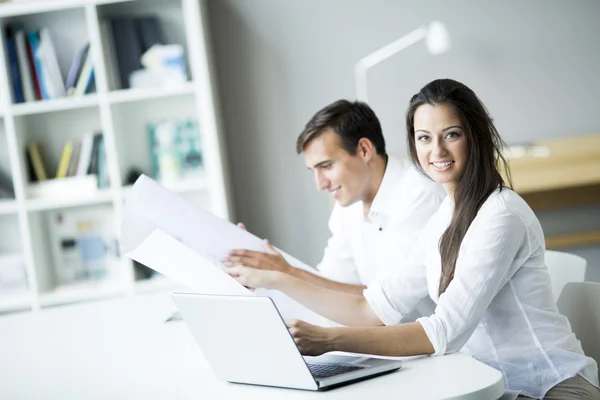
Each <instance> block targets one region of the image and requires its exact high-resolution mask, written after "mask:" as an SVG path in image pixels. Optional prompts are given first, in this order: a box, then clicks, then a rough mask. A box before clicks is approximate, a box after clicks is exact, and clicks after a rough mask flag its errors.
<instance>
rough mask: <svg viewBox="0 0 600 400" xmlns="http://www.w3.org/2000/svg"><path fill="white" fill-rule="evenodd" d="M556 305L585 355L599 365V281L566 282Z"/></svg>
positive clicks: (599, 376) (599, 375)
mask: <svg viewBox="0 0 600 400" xmlns="http://www.w3.org/2000/svg"><path fill="white" fill-rule="evenodd" d="M557 307H558V311H560V313H561V314H562V315H564V316H565V317H567V318H568V319H569V322H570V323H571V328H572V329H573V332H574V333H575V336H576V337H577V339H579V341H580V342H581V347H582V348H583V351H584V352H585V355H586V356H588V357H592V358H593V359H594V360H596V362H597V363H598V365H599V366H600V283H596V282H569V283H567V284H566V285H565V287H564V288H563V291H562V293H561V294H560V297H559V298H558V302H557ZM598 379H600V372H598Z"/></svg>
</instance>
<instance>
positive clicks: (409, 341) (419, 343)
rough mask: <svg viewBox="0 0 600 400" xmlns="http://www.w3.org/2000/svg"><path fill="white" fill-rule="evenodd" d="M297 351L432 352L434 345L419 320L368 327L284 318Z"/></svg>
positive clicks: (387, 354)
mask: <svg viewBox="0 0 600 400" xmlns="http://www.w3.org/2000/svg"><path fill="white" fill-rule="evenodd" d="M286 323H287V326H288V329H289V331H290V334H291V335H292V337H293V338H294V341H295V342H296V345H297V346H298V349H299V350H300V352H301V353H302V354H304V355H310V356H317V355H320V354H323V353H326V352H329V351H347V352H353V353H364V354H376V355H381V356H391V357H403V356H415V355H426V354H433V353H434V348H433V346H432V344H431V342H430V341H429V338H428V337H427V335H426V333H425V330H424V329H423V327H422V326H421V324H419V323H418V322H412V323H409V324H402V325H394V326H379V327H369V328H345V327H340V328H337V327H336V328H323V327H319V326H315V325H311V324H309V323H306V322H303V321H296V320H294V321H286Z"/></svg>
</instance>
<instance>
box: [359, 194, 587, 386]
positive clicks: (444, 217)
mask: <svg viewBox="0 0 600 400" xmlns="http://www.w3.org/2000/svg"><path fill="white" fill-rule="evenodd" d="M453 210H454V204H453V201H452V200H451V199H450V198H449V197H447V198H446V199H445V200H444V202H443V203H442V205H441V206H440V208H439V210H438V211H437V212H436V213H435V214H434V215H433V216H432V217H431V218H430V220H429V221H428V223H427V225H426V226H425V228H424V229H423V231H422V232H421V234H420V236H419V240H418V242H417V246H416V247H415V251H414V252H413V253H412V254H411V256H409V257H408V258H407V259H406V260H405V261H404V262H405V263H406V264H407V265H405V266H403V267H402V268H396V269H394V270H393V272H391V273H390V274H388V275H387V276H386V277H382V278H381V279H379V280H378V281H377V282H373V283H372V284H371V285H369V286H368V288H367V289H365V291H364V295H365V298H366V299H367V301H368V302H369V305H370V306H371V308H372V309H373V311H374V312H375V314H376V315H377V316H378V317H379V318H380V319H381V321H382V322H383V323H384V324H386V325H393V324H397V323H398V322H399V321H400V319H401V318H402V317H403V315H405V314H407V313H409V312H410V311H411V310H412V309H413V307H414V306H415V304H416V303H417V302H418V301H419V300H420V299H421V298H422V297H424V296H426V295H427V293H429V296H430V297H431V299H432V300H433V301H434V302H435V303H436V304H437V306H436V309H435V313H434V314H433V315H431V316H429V317H423V318H419V319H418V320H417V321H418V322H420V323H421V325H422V326H423V328H424V330H425V332H426V334H427V336H428V338H429V340H430V341H431V344H432V345H433V348H434V349H435V355H442V354H446V353H452V352H456V351H459V350H460V351H465V352H467V353H469V354H471V355H472V356H474V357H475V358H477V359H478V360H480V361H482V362H484V363H486V364H488V365H490V366H491V367H493V368H496V369H498V370H499V371H501V372H502V374H503V375H504V382H505V388H506V390H507V393H511V394H514V395H515V397H516V394H517V393H522V394H524V395H527V396H531V397H534V398H542V397H544V395H545V393H546V392H547V391H548V390H549V389H551V388H552V387H553V386H555V385H556V384H558V383H560V382H562V381H564V380H565V379H567V378H570V377H572V376H575V375H576V374H578V373H579V374H581V375H582V376H583V377H584V378H585V379H587V380H588V381H589V382H591V383H592V384H594V385H595V386H598V366H597V364H596V362H595V361H594V360H593V359H591V358H590V357H586V356H585V355H584V354H583V350H582V348H581V344H580V342H579V341H578V340H577V339H576V338H575V335H574V334H573V333H572V331H571V327H570V325H569V322H568V320H567V318H566V317H564V316H562V315H561V314H559V313H558V310H557V308H556V303H555V299H554V297H553V295H552V291H551V285H550V276H549V274H548V270H547V268H546V265H545V262H544V253H545V243H544V234H543V232H542V228H541V226H540V223H539V221H538V219H537V217H536V216H535V214H534V213H533V211H532V210H531V208H530V207H529V206H528V205H527V203H526V202H525V201H524V200H523V199H522V198H521V197H520V196H519V195H517V194H516V193H515V192H513V191H512V190H510V189H504V190H502V191H500V190H496V191H495V192H493V193H492V194H491V195H490V196H489V198H488V199H487V200H486V201H485V203H484V204H483V206H482V207H481V209H480V210H479V212H478V213H477V216H476V217H475V219H474V220H473V222H472V224H471V226H470V227H469V229H468V230H467V233H466V234H465V237H464V239H463V241H462V244H461V246H460V251H459V255H458V259H457V261H456V269H455V273H454V279H453V280H452V282H451V283H450V285H449V286H448V288H447V289H446V291H445V292H444V293H443V294H442V295H441V296H438V289H439V283H440V276H441V259H440V253H439V240H440V238H441V236H442V234H443V233H444V231H445V230H446V228H447V227H448V225H449V223H450V220H451V218H452V213H453Z"/></svg>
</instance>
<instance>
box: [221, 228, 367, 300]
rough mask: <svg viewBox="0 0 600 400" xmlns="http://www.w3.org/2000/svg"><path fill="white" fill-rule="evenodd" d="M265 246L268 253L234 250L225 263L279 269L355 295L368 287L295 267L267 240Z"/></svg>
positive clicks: (328, 287) (309, 281) (320, 285)
mask: <svg viewBox="0 0 600 400" xmlns="http://www.w3.org/2000/svg"><path fill="white" fill-rule="evenodd" d="M265 248H266V251H267V252H266V253H263V252H260V251H252V250H234V251H232V252H231V253H230V255H229V257H227V258H226V259H225V264H226V265H228V266H234V265H245V266H248V267H252V268H257V269H264V270H271V271H279V272H283V273H284V274H287V275H290V276H292V277H294V278H297V279H299V280H302V281H305V282H308V283H310V284H312V285H315V286H319V287H322V288H324V289H329V290H333V291H336V292H342V293H346V294H351V295H355V296H362V291H363V290H364V289H365V288H366V286H363V285H354V284H349V283H342V282H336V281H333V280H330V279H327V278H323V277H321V276H318V275H316V274H313V273H311V272H309V271H305V270H303V269H300V268H295V267H293V266H291V265H290V264H289V263H288V262H287V261H286V260H285V258H283V256H282V255H281V254H279V252H277V250H275V249H274V248H273V246H272V245H271V244H270V243H269V241H267V240H265Z"/></svg>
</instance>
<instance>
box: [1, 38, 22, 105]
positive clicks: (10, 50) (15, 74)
mask: <svg viewBox="0 0 600 400" xmlns="http://www.w3.org/2000/svg"><path fill="white" fill-rule="evenodd" d="M6 53H7V55H8V66H9V69H10V81H11V85H12V89H13V96H14V101H15V103H22V102H23V101H24V100H25V99H24V97H23V89H22V87H21V74H20V73H19V62H18V59H17V46H16V44H15V38H14V37H13V35H12V33H10V32H9V33H8V36H7V37H6Z"/></svg>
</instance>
